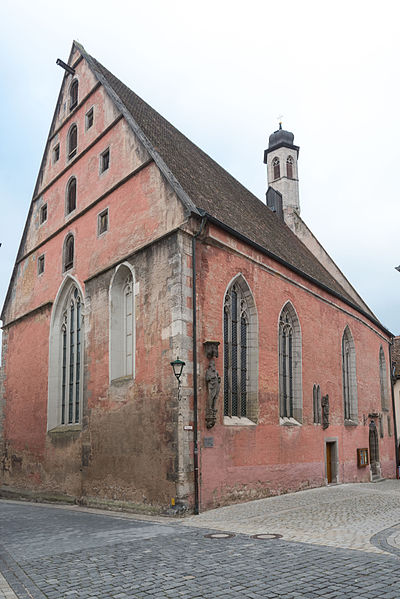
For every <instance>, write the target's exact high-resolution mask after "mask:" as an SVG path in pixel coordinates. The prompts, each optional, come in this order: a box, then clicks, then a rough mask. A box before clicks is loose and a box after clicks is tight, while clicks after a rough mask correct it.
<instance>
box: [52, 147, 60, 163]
mask: <svg viewBox="0 0 400 599" xmlns="http://www.w3.org/2000/svg"><path fill="white" fill-rule="evenodd" d="M59 158H60V144H57V145H56V146H54V148H53V163H54V162H57V161H58V159H59Z"/></svg>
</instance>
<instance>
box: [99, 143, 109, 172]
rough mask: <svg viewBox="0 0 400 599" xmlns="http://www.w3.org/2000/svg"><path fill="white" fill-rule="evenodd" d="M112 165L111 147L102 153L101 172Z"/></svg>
mask: <svg viewBox="0 0 400 599" xmlns="http://www.w3.org/2000/svg"><path fill="white" fill-rule="evenodd" d="M109 166H110V148H107V150H104V152H103V153H102V154H101V155H100V173H104V171H106V170H107V169H108V168H109Z"/></svg>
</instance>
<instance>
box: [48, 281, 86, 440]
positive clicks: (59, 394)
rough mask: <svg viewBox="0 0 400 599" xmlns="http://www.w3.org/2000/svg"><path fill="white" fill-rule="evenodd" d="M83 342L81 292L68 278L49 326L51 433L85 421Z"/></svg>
mask: <svg viewBox="0 0 400 599" xmlns="http://www.w3.org/2000/svg"><path fill="white" fill-rule="evenodd" d="M83 341H84V336H83V296H82V291H81V290H80V288H79V286H78V284H77V283H76V282H75V280H74V279H72V278H70V277H67V279H66V280H65V281H64V283H63V285H62V287H61V289H60V291H59V293H58V294H57V298H56V301H55V303H54V307H53V312H52V319H51V325H50V344H49V345H50V353H49V399H48V418H47V421H48V424H47V425H48V430H50V429H53V428H55V427H57V426H60V425H76V424H79V423H80V422H81V420H82V393H83Z"/></svg>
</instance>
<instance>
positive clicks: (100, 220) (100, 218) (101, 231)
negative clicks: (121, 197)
mask: <svg viewBox="0 0 400 599" xmlns="http://www.w3.org/2000/svg"><path fill="white" fill-rule="evenodd" d="M104 217H107V222H106V227H105V228H104ZM109 228H110V214H109V210H108V207H107V208H105V209H104V210H102V211H101V212H99V213H98V215H97V237H102V236H103V235H105V234H106V233H107V231H108V230H109Z"/></svg>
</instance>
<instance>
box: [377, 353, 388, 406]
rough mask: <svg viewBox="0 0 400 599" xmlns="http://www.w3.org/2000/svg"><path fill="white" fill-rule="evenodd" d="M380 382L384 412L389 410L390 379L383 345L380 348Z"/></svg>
mask: <svg viewBox="0 0 400 599" xmlns="http://www.w3.org/2000/svg"><path fill="white" fill-rule="evenodd" d="M379 382H380V389H381V407H382V410H383V411H384V412H387V411H388V410H389V398H388V381H387V370H386V359H385V352H384V351H383V347H382V345H381V346H380V349H379Z"/></svg>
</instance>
